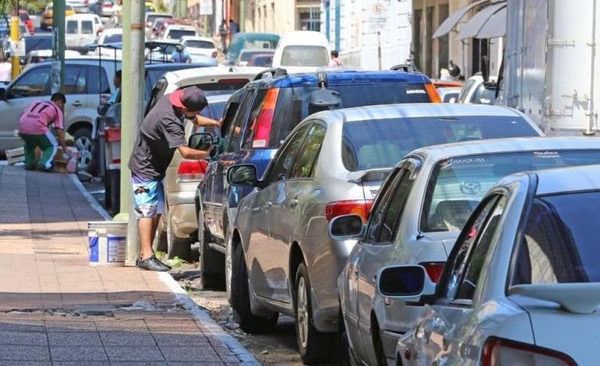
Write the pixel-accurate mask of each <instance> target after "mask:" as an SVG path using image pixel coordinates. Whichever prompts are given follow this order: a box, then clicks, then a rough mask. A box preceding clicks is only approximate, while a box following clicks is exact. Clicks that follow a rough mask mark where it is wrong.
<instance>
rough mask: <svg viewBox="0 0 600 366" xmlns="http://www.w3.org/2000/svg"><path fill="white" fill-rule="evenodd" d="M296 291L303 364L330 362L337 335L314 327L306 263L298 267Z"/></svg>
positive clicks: (297, 327)
mask: <svg viewBox="0 0 600 366" xmlns="http://www.w3.org/2000/svg"><path fill="white" fill-rule="evenodd" d="M295 289H296V292H295V293H296V296H295V298H294V312H295V314H296V341H297V342H298V350H299V351H300V357H301V358H302V362H304V364H306V365H315V364H319V363H326V362H329V361H331V360H332V358H333V357H334V356H335V353H336V352H335V351H334V349H335V346H336V337H335V333H321V332H319V331H317V329H316V328H315V327H314V325H313V322H312V320H313V311H312V305H311V298H310V293H311V288H310V279H309V278H308V271H307V269H306V266H305V265H304V263H301V264H300V265H299V266H298V271H297V272H296V287H295Z"/></svg>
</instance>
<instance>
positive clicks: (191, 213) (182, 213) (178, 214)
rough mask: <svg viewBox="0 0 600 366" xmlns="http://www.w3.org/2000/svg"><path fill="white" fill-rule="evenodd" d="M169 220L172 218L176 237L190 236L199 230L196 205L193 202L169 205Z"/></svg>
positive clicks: (172, 227)
mask: <svg viewBox="0 0 600 366" xmlns="http://www.w3.org/2000/svg"><path fill="white" fill-rule="evenodd" d="M169 220H171V229H172V230H173V234H174V235H175V236H176V237H178V238H182V239H187V238H189V237H190V235H191V234H193V233H194V232H196V231H197V230H198V221H197V220H196V205H195V204H194V203H193V202H191V203H185V204H178V205H175V206H169Z"/></svg>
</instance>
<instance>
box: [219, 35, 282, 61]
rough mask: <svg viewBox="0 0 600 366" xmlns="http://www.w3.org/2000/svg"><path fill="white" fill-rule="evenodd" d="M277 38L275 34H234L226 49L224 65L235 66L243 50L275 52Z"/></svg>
mask: <svg viewBox="0 0 600 366" xmlns="http://www.w3.org/2000/svg"><path fill="white" fill-rule="evenodd" d="M279 38H280V37H279V35H278V34H275V33H246V32H241V33H236V34H234V35H233V36H232V37H231V42H230V43H229V47H228V48H227V54H226V56H225V65H235V64H236V62H237V59H238V57H239V55H240V52H241V51H242V50H243V49H262V50H275V48H276V47H277V43H278V42H279ZM221 51H222V52H224V50H221Z"/></svg>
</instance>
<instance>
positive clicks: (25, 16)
mask: <svg viewBox="0 0 600 366" xmlns="http://www.w3.org/2000/svg"><path fill="white" fill-rule="evenodd" d="M19 19H21V23H23V24H24V25H25V29H27V32H29V34H31V35H33V30H34V26H33V21H31V18H29V13H28V12H27V10H24V9H21V10H19Z"/></svg>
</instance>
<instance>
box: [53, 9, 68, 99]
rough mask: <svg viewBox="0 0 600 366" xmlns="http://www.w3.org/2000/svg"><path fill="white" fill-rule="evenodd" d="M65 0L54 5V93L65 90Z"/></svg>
mask: <svg viewBox="0 0 600 366" xmlns="http://www.w3.org/2000/svg"><path fill="white" fill-rule="evenodd" d="M65 8H66V7H65V0H56V1H54V2H53V5H52V38H53V39H52V42H53V47H54V50H53V52H52V75H51V77H52V93H57V92H61V93H64V91H65V23H66V19H65V11H66V10H65Z"/></svg>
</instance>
